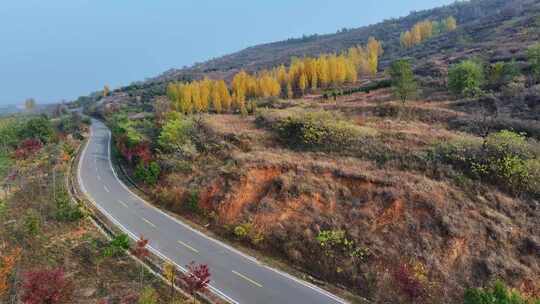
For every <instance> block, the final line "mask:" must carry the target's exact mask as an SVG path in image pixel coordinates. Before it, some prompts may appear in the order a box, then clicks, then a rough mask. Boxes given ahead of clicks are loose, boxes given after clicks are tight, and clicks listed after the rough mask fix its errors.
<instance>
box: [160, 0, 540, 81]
mask: <svg viewBox="0 0 540 304" xmlns="http://www.w3.org/2000/svg"><path fill="white" fill-rule="evenodd" d="M534 3H538V1H524V0H515V1H507V0H474V1H467V2H457V3H454V4H451V5H447V6H443V7H438V8H434V9H429V10H423V11H418V12H412V13H411V14H410V15H408V16H406V17H402V18H398V19H389V20H385V21H383V22H380V23H377V24H373V25H369V26H364V27H360V28H356V29H348V30H346V31H340V32H338V33H335V34H326V35H311V36H305V37H304V38H297V39H288V40H284V41H278V42H272V43H266V44H261V45H257V46H252V47H248V48H246V49H244V50H241V51H239V52H236V53H232V54H229V55H225V56H222V57H219V58H216V59H212V60H209V61H206V62H204V63H199V64H196V65H194V66H192V67H189V68H184V69H171V70H169V71H167V72H165V73H164V74H162V75H160V76H158V77H156V78H154V79H151V81H170V80H178V79H182V78H183V77H184V76H186V75H198V74H200V73H216V72H217V73H219V72H227V71H231V70H238V69H241V68H243V69H246V70H249V71H254V70H258V69H261V68H268V67H272V66H275V65H278V64H281V63H288V62H289V61H290V58H291V57H293V56H298V57H301V56H315V55H318V54H321V53H328V52H337V51H340V50H344V49H347V48H349V47H351V46H354V45H358V44H365V43H366V42H367V40H368V38H369V37H370V36H374V37H376V38H377V39H378V40H381V41H383V43H384V48H385V55H384V57H383V62H384V61H385V60H388V59H390V58H394V57H396V56H400V55H402V54H407V53H412V51H414V49H415V48H413V49H411V50H403V49H401V47H400V43H399V37H400V34H401V32H402V31H405V30H406V29H409V28H410V27H412V26H413V25H414V24H415V23H416V22H419V21H422V20H425V19H432V20H437V19H442V18H445V17H448V16H454V17H455V18H456V19H457V21H458V25H459V26H460V27H467V26H471V25H474V24H475V23H478V22H482V21H481V20H482V19H483V18H485V17H493V16H500V15H501V14H508V15H513V14H516V13H519V12H520V11H522V10H524V9H525V8H526V7H529V6H531V5H532V4H534ZM509 17H511V16H509Z"/></svg>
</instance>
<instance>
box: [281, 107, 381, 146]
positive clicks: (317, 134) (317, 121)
mask: <svg viewBox="0 0 540 304" xmlns="http://www.w3.org/2000/svg"><path fill="white" fill-rule="evenodd" d="M276 130H277V133H278V134H279V136H280V138H281V140H282V141H283V142H284V143H286V144H287V145H288V146H290V147H293V148H300V149H312V150H327V151H330V150H343V149H349V148H350V147H352V146H355V145H356V144H358V143H359V141H360V140H361V139H362V138H363V137H367V136H373V135H374V134H375V133H376V132H375V131H374V130H372V129H369V128H363V127H359V126H356V125H354V124H352V123H350V122H348V121H346V120H344V119H343V118H341V117H339V116H337V115H334V114H332V113H330V112H312V113H306V114H300V115H295V116H290V117H287V118H285V119H283V120H281V121H279V122H278V123H277V127H276Z"/></svg>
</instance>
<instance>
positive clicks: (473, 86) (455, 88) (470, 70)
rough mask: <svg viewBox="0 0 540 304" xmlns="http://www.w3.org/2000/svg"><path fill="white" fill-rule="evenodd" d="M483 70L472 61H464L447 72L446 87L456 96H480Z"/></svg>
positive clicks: (480, 65)
mask: <svg viewBox="0 0 540 304" xmlns="http://www.w3.org/2000/svg"><path fill="white" fill-rule="evenodd" d="M483 83H484V68H483V66H482V64H480V63H478V62H476V61H474V60H465V61H462V62H460V63H459V64H455V65H453V66H451V67H450V69H449V70H448V87H449V88H450V91H452V93H454V94H456V95H462V96H467V97H475V96H477V95H479V94H481V91H482V90H481V86H482V84H483Z"/></svg>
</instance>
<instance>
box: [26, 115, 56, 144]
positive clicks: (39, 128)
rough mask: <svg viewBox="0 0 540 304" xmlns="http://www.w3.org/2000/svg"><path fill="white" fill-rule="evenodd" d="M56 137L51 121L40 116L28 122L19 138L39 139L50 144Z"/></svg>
mask: <svg viewBox="0 0 540 304" xmlns="http://www.w3.org/2000/svg"><path fill="white" fill-rule="evenodd" d="M53 136H54V129H53V127H52V124H51V121H50V120H49V119H48V118H47V117H46V116H39V117H36V118H32V119H30V120H28V121H27V122H26V123H25V124H24V125H23V127H22V128H21V129H19V137H20V138H21V139H25V138H35V139H39V140H40V141H41V142H42V143H48V142H50V141H51V140H52V138H53Z"/></svg>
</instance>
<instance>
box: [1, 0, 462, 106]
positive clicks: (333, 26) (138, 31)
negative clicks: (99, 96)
mask: <svg viewBox="0 0 540 304" xmlns="http://www.w3.org/2000/svg"><path fill="white" fill-rule="evenodd" d="M2 2H3V3H2V4H1V5H0V104H15V103H20V102H21V101H22V100H24V99H25V98H28V97H34V98H36V100H37V101H38V103H46V102H55V101H59V100H61V99H67V100H69V99H72V98H75V97H77V96H80V95H85V94H87V93H89V92H91V91H94V90H97V89H99V88H102V87H103V85H104V84H109V85H110V86H112V87H117V86H120V85H125V84H129V83H130V82H133V81H137V80H143V79H145V78H147V77H152V76H156V75H157V74H159V73H161V72H164V71H165V70H168V69H170V68H173V67H182V66H184V65H191V64H193V63H194V62H202V61H204V60H206V59H209V58H212V57H218V56H220V55H224V54H227V53H230V52H234V51H237V50H240V49H242V48H245V47H248V46H252V45H255V44H259V43H263V42H271V41H277V40H282V39H286V38H290V37H299V36H301V35H302V34H312V33H331V32H335V31H336V30H337V29H340V28H343V27H348V28H350V27H358V26H362V25H367V24H371V23H376V22H379V21H381V20H383V19H386V18H391V17H398V16H403V15H407V14H408V13H409V12H410V11H412V10H420V9H426V8H431V7H436V6H440V5H444V4H449V3H451V2H453V0H407V1H405V0H334V1H330V0H326V1H325V0H228V1H223V0H219V1H218V0H213V1H211V0H48V1H44V0H5V1H2Z"/></svg>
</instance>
